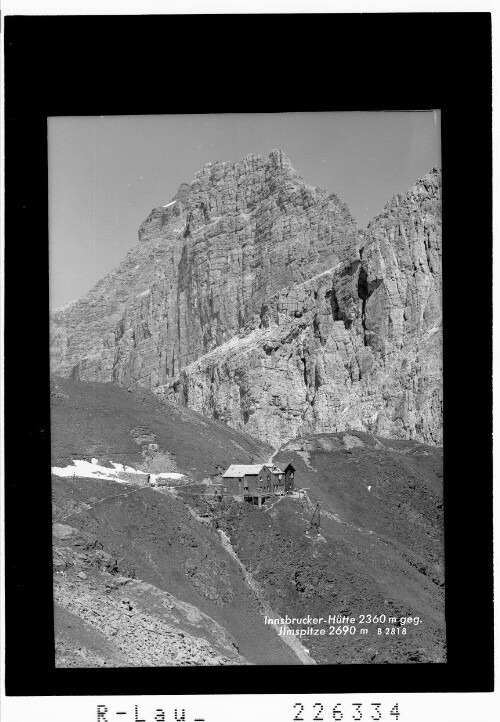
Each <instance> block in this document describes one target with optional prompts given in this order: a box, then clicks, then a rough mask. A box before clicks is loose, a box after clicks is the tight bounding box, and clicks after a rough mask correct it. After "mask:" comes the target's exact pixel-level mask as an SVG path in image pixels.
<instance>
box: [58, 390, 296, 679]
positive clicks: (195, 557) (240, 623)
mask: <svg viewBox="0 0 500 722" xmlns="http://www.w3.org/2000/svg"><path fill="white" fill-rule="evenodd" d="M56 383H57V389H56V390H55V395H54V397H53V405H52V448H53V462H54V465H59V464H64V465H66V464H69V463H71V461H70V460H71V458H84V459H85V458H86V459H90V458H91V457H92V456H96V457H97V458H98V459H99V462H100V463H107V462H110V461H116V462H121V463H123V462H126V463H128V464H137V465H139V464H140V462H141V461H142V457H141V454H140V449H139V447H138V446H137V444H136V443H135V442H134V441H133V439H132V437H131V435H130V433H129V432H130V428H132V427H136V426H144V427H147V428H148V429H149V430H150V431H152V432H153V433H155V434H156V436H157V442H158V443H159V445H160V448H162V449H163V450H165V451H169V452H170V453H172V454H173V455H174V457H175V461H176V463H177V466H178V468H179V469H180V470H181V471H182V472H184V473H186V474H187V475H189V476H190V478H192V479H193V480H200V479H203V478H205V477H207V476H209V475H210V474H214V473H216V472H217V470H218V468H219V467H220V466H225V465H229V463H230V462H232V461H233V462H234V461H235V460H237V461H240V462H242V463H244V462H250V461H252V460H254V459H257V458H263V457H264V458H266V457H267V456H268V455H269V452H270V450H269V449H268V447H266V446H265V445H263V444H261V443H260V442H257V441H255V440H253V439H251V438H250V437H247V436H245V435H243V434H241V433H238V432H236V431H233V430H231V429H228V428H227V427H226V426H224V425H223V424H221V423H218V422H216V421H210V420H205V419H203V418H201V417H199V415H197V414H196V413H194V412H190V411H185V410H182V409H181V410H179V409H176V408H175V407H174V408H172V409H167V413H166V412H165V408H164V407H162V406H160V405H159V404H158V403H157V401H156V400H155V398H154V397H153V396H151V395H149V394H142V393H141V394H134V393H128V392H127V391H125V390H124V389H122V388H120V387H118V386H114V385H111V384H83V383H80V382H72V381H67V380H62V379H61V380H59V379H57V382H56ZM52 489H53V509H54V521H55V522H57V523H63V524H65V525H68V526H69V527H71V528H73V529H76V530H78V531H79V532H81V533H83V534H90V535H91V540H90V541H88V540H87V541H86V542H82V541H81V539H79V538H78V535H77V534H76V536H75V535H73V537H72V538H70V539H69V541H68V540H65V539H62V540H56V542H55V550H56V556H57V557H58V558H60V557H61V555H62V558H63V559H65V560H67V566H66V567H63V566H62V563H61V562H60V569H61V570H62V571H63V574H62V575H61V573H60V572H59V573H57V574H56V586H57V588H58V590H59V589H60V593H61V594H62V596H63V598H64V599H67V600H68V604H70V603H73V602H75V598H77V597H78V595H79V594H81V593H82V592H83V590H86V591H87V592H89V591H92V594H93V595H94V598H95V600H96V604H97V602H98V599H99V594H100V595H101V598H102V597H103V596H105V595H107V594H108V593H109V592H108V590H106V583H107V579H108V577H107V571H103V570H104V569H105V566H104V565H103V562H102V560H101V559H100V558H96V554H95V548H97V549H99V550H102V551H103V552H104V553H105V554H106V555H108V556H109V558H110V559H111V562H109V560H108V561H107V562H106V565H107V566H106V569H107V570H108V571H109V569H111V572H112V574H113V575H116V574H118V575H124V576H130V577H135V578H137V579H140V580H143V581H144V582H147V583H150V584H152V585H153V586H154V587H155V588H156V589H158V590H160V591H164V592H169V593H171V594H172V595H174V596H175V597H176V598H177V599H179V600H182V601H183V602H186V603H188V604H191V605H193V606H194V607H195V608H196V609H198V610H200V611H201V612H202V613H204V614H207V615H208V616H209V617H211V618H212V619H213V620H215V621H216V622H217V623H218V624H219V625H221V627H223V628H224V629H225V630H227V632H228V633H229V634H230V635H231V636H232V638H233V639H234V640H235V643H236V645H237V647H238V649H239V653H240V654H241V655H243V657H244V658H245V659H246V660H247V661H249V662H251V663H254V664H297V663H298V660H297V659H296V657H294V655H293V654H292V653H291V651H290V650H289V649H288V647H287V646H286V645H285V644H284V643H282V642H280V640H279V639H278V638H277V636H276V634H275V633H274V632H273V631H272V630H271V629H269V628H268V627H266V626H265V625H264V624H263V620H262V615H261V610H260V605H259V603H258V601H257V600H256V598H255V596H254V595H252V593H251V592H250V591H249V589H248V587H247V585H246V583H245V581H244V579H243V575H242V573H241V571H240V569H239V567H238V565H237V564H236V562H235V561H234V560H233V559H231V557H230V556H229V555H228V554H227V552H226V551H225V550H224V549H223V548H222V545H221V543H220V538H219V536H218V534H217V532H216V531H215V530H214V529H210V528H207V526H206V525H204V524H203V523H201V522H200V521H198V520H196V519H195V518H194V517H193V516H192V515H191V514H190V513H189V510H188V508H187V507H186V506H185V504H184V503H183V502H182V501H180V500H178V499H176V498H175V497H174V496H173V495H172V494H169V493H168V492H164V493H162V492H161V491H157V490H156V491H155V490H152V489H149V488H144V487H143V488H141V487H135V486H129V485H124V484H118V483H116V482H113V481H104V480H95V479H94V480H92V479H83V478H78V477H77V478H75V479H73V478H69V479H68V478H60V477H57V476H53V477H52ZM68 549H69V551H68ZM58 552H60V554H58ZM78 554H80V556H78ZM101 556H102V555H101ZM80 571H84V573H85V574H86V575H87V580H84V581H82V580H80V579H79V578H78V576H77V575H78V572H80ZM106 598H107V597H106ZM143 602H144V598H143ZM143 607H144V611H145V613H147V614H153V612H152V611H151V609H150V608H149V607H148V606H147V604H146V606H144V603H143ZM68 615H70V612H69V611H68V610H65V612H63V613H59V614H58V615H57V617H56V637H57V640H58V645H59V646H58V649H59V651H60V655H59V656H60V657H61V658H63V659H65V660H66V662H65V664H68V665H72V666H73V665H81V666H86V665H88V664H98V663H99V660H101V659H102V658H103V656H104V653H103V651H102V650H103V649H108V648H109V645H110V644H111V645H112V644H113V639H112V637H109V636H108V637H106V635H105V636H104V637H103V638H102V640H101V642H102V643H101V645H97V644H95V639H96V637H95V634H96V627H95V626H94V627H92V626H90V627H89V624H88V623H87V622H85V621H84V620H82V619H78V618H77V617H75V615H73V617H75V618H74V620H73V624H72V626H71V627H68V626H67V625H66V626H61V625H60V624H59V622H58V621H57V620H63V619H66V618H67V617H68ZM83 628H85V629H86V632H85V634H84V635H83V637H82V634H83V633H82V629H83ZM68 629H73V630H74V633H73V634H72V636H70V637H68V634H69V632H68ZM197 634H198V636H201V637H205V638H206V639H207V640H208V641H210V642H211V643H212V642H214V639H213V635H210V634H207V631H206V630H203V629H201V630H198V632H197ZM101 636H102V635H101ZM69 640H72V642H71V641H69ZM82 640H83V641H82ZM85 640H86V644H85V643H84V642H85ZM92 640H94V642H92ZM71 645H73V646H71ZM82 645H83V650H84V651H83V652H82V651H80V647H82ZM127 659H128V663H130V662H131V660H132V663H134V659H135V657H134V655H132V656H130V655H129V657H128V658H127ZM109 663H111V664H119V665H122V664H124V661H123V650H122V649H120V648H119V647H116V645H115V647H114V652H113V655H112V657H111V659H110V658H108V664H109ZM135 663H137V662H135Z"/></svg>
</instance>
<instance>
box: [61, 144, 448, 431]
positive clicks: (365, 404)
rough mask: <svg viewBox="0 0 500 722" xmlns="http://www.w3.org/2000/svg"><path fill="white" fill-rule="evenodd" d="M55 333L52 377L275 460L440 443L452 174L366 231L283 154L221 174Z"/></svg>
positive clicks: (157, 212) (431, 179)
mask: <svg viewBox="0 0 500 722" xmlns="http://www.w3.org/2000/svg"><path fill="white" fill-rule="evenodd" d="M139 238H140V243H139V244H138V245H137V246H136V247H135V248H133V249H132V250H131V251H130V252H129V253H128V254H127V257H126V258H125V259H124V261H123V262H122V263H121V264H120V265H119V266H118V267H117V268H116V269H115V270H114V271H112V272H111V273H110V274H108V276H107V277H106V278H105V279H102V280H101V281H100V282H99V283H98V284H97V285H96V287H95V288H94V289H93V290H92V291H91V292H90V293H89V294H87V295H86V296H85V297H83V298H82V299H80V300H79V301H78V302H77V303H75V304H73V305H72V306H71V307H69V308H68V309H66V310H65V311H63V312H61V313H59V314H55V315H54V316H53V318H52V329H53V342H52V368H53V370H54V371H56V372H57V373H60V374H63V375H71V376H73V377H74V378H79V379H82V380H98V381H116V382H118V383H121V384H125V385H133V384H137V385H140V386H145V387H148V388H150V389H153V390H156V391H157V393H159V394H160V395H163V396H166V397H167V398H169V399H170V400H174V401H176V402H178V403H181V404H186V405H188V406H190V407H192V408H195V409H197V410H198V411H201V412H202V413H204V414H206V415H208V416H212V417H215V418H219V419H222V420H224V421H226V422H227V423H228V424H230V425H231V426H234V427H236V428H240V429H244V430H246V431H248V432H249V433H251V434H253V435H255V436H257V437H259V438H262V439H265V440H266V441H268V442H270V443H272V444H274V445H278V444H279V443H281V442H282V441H284V440H287V439H290V438H293V437H294V436H297V435H299V434H307V433H316V432H318V431H333V432H336V431H343V430H345V429H348V428H357V429H360V430H367V431H371V432H374V433H378V434H381V435H388V436H397V437H403V438H417V439H421V440H423V441H427V442H430V443H440V441H441V413H442V409H441V398H442V397H441V341H440V323H441V265H440V264H441V173H440V171H439V169H436V168H434V169H432V170H431V171H430V172H429V173H428V174H426V175H425V176H423V178H421V179H420V180H419V181H417V182H416V183H415V184H414V186H413V187H412V188H411V189H410V190H409V191H408V192H407V193H404V194H398V195H397V196H395V197H394V198H393V199H391V200H390V201H389V202H388V203H387V204H386V206H385V208H384V210H383V211H382V213H380V214H379V215H378V216H376V218H374V219H373V221H372V222H371V223H370V224H369V225H368V227H367V229H366V231H364V232H361V231H360V230H359V229H358V228H357V227H356V224H355V222H354V220H353V218H352V216H351V214H350V212H349V209H348V208H347V206H346V205H345V204H343V203H342V202H341V201H340V200H339V199H338V197H337V196H336V195H335V194H333V193H332V194H329V193H327V192H326V191H324V190H322V189H319V188H315V187H314V186H310V185H307V184H306V183H305V182H304V181H303V180H302V178H301V177H300V175H299V174H298V173H297V172H296V171H295V170H294V169H293V166H292V164H291V162H290V160H289V159H288V158H287V156H286V155H285V154H284V153H282V152H281V151H279V150H275V151H273V152H272V153H271V154H270V155H269V157H267V158H264V157H262V156H257V155H249V156H246V157H245V158H243V159H242V160H240V161H237V162H229V161H218V162H215V163H213V164H207V165H206V166H205V167H204V168H202V169H201V170H200V171H199V172H198V173H196V175H195V177H194V179H193V181H192V182H191V183H190V184H182V185H181V186H180V188H179V191H178V192H177V194H176V196H175V197H174V198H173V200H172V201H170V202H169V203H166V204H165V205H164V206H161V207H159V208H155V209H153V211H152V212H151V214H150V215H149V216H148V218H147V219H146V220H145V221H144V223H143V224H142V225H141V228H140V230H139Z"/></svg>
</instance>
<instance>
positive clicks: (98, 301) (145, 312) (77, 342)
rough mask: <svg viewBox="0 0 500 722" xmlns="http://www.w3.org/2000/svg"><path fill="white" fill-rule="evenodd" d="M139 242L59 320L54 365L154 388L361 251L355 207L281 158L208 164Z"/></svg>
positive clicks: (156, 214) (155, 214) (156, 215)
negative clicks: (270, 300)
mask: <svg viewBox="0 0 500 722" xmlns="http://www.w3.org/2000/svg"><path fill="white" fill-rule="evenodd" d="M139 239H140V241H141V242H140V244H139V245H138V246H137V247H135V248H133V249H132V250H131V251H130V252H129V253H128V255H127V257H126V259H125V260H124V261H123V263H121V264H120V265H119V266H118V267H117V268H116V269H115V270H114V271H112V272H111V273H110V274H108V276H106V277H105V278H104V279H102V280H101V281H100V282H99V283H98V284H97V285H96V286H95V288H94V289H93V290H92V291H90V293H88V294H87V295H86V296H84V297H83V298H82V299H80V300H79V301H77V302H76V303H74V304H72V305H71V306H70V307H68V308H66V309H63V310H62V311H60V312H58V313H55V314H53V317H52V331H53V338H52V368H53V370H54V371H56V372H58V373H61V374H64V375H69V374H72V375H73V376H75V377H77V378H80V379H82V380H86V379H87V380H99V381H111V380H113V381H118V382H119V383H138V384H141V385H143V386H147V387H150V388H155V387H156V386H158V385H159V384H163V383H165V382H166V380H167V379H169V378H170V377H172V376H174V375H175V374H177V373H178V372H179V371H180V369H182V368H184V367H185V366H186V365H188V364H189V363H191V362H192V361H194V360H195V359H196V358H198V357H199V356H200V355H202V354H204V353H206V352H208V351H210V350H212V349H213V348H215V347H217V346H218V345H220V344H222V343H224V342H225V341H227V340H229V339H230V338H232V336H233V335H234V334H235V333H237V332H238V331H239V329H240V328H242V327H244V326H245V324H247V323H248V322H249V321H251V320H252V319H254V322H256V319H258V318H259V313H260V310H261V307H262V304H263V302H264V300H265V299H266V298H267V297H268V296H269V295H271V294H272V293H274V292H275V291H276V290H279V289H281V288H287V287H290V286H293V285H294V284H296V283H300V282H302V281H303V280H304V279H305V278H307V277H309V276H311V275H314V273H317V272H318V271H322V270H325V269H327V268H329V267H331V266H332V265H334V264H335V263H336V262H338V261H339V260H340V259H341V258H343V256H344V255H345V253H346V251H347V249H349V248H352V247H353V246H355V245H356V243H357V229H356V226H355V223H354V221H353V219H352V217H351V215H350V213H349V210H348V209H347V207H346V206H345V205H344V204H343V203H341V202H340V200H339V199H338V198H337V197H336V196H335V195H334V194H328V193H326V192H325V191H322V190H320V189H317V188H314V187H312V186H309V185H307V184H305V183H304V182H303V181H302V179H301V178H300V176H299V175H298V173H297V172H296V171H295V170H294V169H293V168H292V166H291V163H290V161H289V159H288V158H287V157H286V156H285V155H284V154H283V153H282V152H281V151H273V152H272V153H271V154H270V156H269V158H262V157H260V156H254V155H250V156H247V157H246V158H244V159H243V160H241V161H239V162H237V163H214V164H208V165H207V166H205V167H204V168H203V169H202V170H201V171H200V172H199V173H197V175H196V176H195V179H194V181H193V182H192V183H191V185H187V184H183V185H182V186H181V187H180V189H179V192H178V193H177V195H176V196H175V198H174V199H173V201H171V202H170V203H168V204H166V205H165V206H162V207H160V208H156V209H154V210H153V211H152V212H151V214H150V215H149V217H148V218H147V219H146V221H145V222H144V223H143V224H142V226H141V228H140V230H139Z"/></svg>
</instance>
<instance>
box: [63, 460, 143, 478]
mask: <svg viewBox="0 0 500 722" xmlns="http://www.w3.org/2000/svg"><path fill="white" fill-rule="evenodd" d="M97 461H98V460H97V459H92V461H85V460H83V459H73V464H72V465H71V464H70V465H69V466H53V467H52V473H53V474H54V476H62V477H66V478H71V477H73V476H78V477H83V478H86V479H102V480H103V481H118V482H119V483H120V484H128V483H130V482H128V481H126V480H125V479H120V478H119V476H118V474H119V473H127V474H145V473H146V472H144V471H138V470H137V469H134V468H133V467H132V466H124V465H123V464H116V463H115V462H112V463H113V466H114V467H115V468H114V469H109V468H108V467H107V466H99V464H98V463H97Z"/></svg>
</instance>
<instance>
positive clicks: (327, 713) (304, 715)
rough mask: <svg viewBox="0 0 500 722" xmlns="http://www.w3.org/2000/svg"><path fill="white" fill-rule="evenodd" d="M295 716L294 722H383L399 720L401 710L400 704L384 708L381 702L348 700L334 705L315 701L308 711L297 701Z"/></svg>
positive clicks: (294, 706) (294, 707)
mask: <svg viewBox="0 0 500 722" xmlns="http://www.w3.org/2000/svg"><path fill="white" fill-rule="evenodd" d="M293 709H294V712H295V716H294V717H293V722H329V721H330V720H333V721H334V722H337V721H338V722H340V720H354V722H361V720H363V719H365V720H370V719H371V720H374V722H382V720H386V721H387V722H389V720H399V718H400V717H401V712H400V711H399V704H398V703H397V702H396V703H395V704H393V705H392V706H391V705H387V706H386V708H385V709H383V708H382V704H381V702H370V703H366V702H365V703H361V702H353V703H352V704H350V705H349V704H347V703H346V702H337V704H336V705H335V706H334V707H328V706H325V705H323V704H321V702H315V703H314V704H313V705H312V706H311V708H310V709H309V711H306V708H305V705H303V704H302V703H301V702H296V703H295V704H294V705H293Z"/></svg>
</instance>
